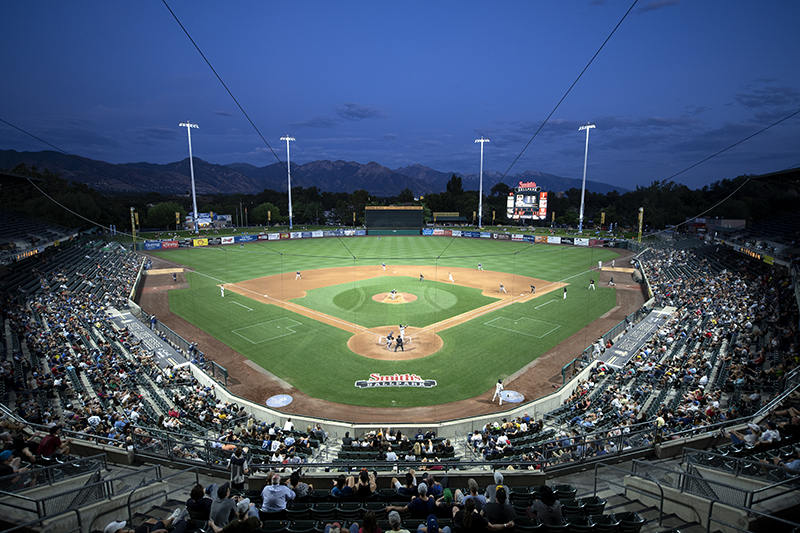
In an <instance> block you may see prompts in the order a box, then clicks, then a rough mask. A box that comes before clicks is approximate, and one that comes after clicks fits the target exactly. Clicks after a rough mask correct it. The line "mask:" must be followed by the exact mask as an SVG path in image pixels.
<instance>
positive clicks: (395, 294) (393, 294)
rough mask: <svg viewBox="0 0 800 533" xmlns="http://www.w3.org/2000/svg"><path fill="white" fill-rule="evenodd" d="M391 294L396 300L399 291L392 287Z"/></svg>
mask: <svg viewBox="0 0 800 533" xmlns="http://www.w3.org/2000/svg"><path fill="white" fill-rule="evenodd" d="M389 296H391V297H392V300H394V298H395V296H397V291H396V290H395V289H392V292H390V293H389Z"/></svg>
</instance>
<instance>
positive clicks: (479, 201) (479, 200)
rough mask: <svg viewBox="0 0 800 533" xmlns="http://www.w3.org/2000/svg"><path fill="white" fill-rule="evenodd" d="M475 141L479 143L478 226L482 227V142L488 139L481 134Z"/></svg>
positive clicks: (486, 141)
mask: <svg viewBox="0 0 800 533" xmlns="http://www.w3.org/2000/svg"><path fill="white" fill-rule="evenodd" d="M475 142H476V143H481V174H480V176H481V177H480V185H479V190H478V227H479V228H482V227H483V143H488V142H489V139H484V138H483V135H481V138H480V139H475Z"/></svg>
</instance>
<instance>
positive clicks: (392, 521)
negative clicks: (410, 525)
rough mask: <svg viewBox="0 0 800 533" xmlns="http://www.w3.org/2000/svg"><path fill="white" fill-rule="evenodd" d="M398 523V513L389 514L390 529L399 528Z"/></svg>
mask: <svg viewBox="0 0 800 533" xmlns="http://www.w3.org/2000/svg"><path fill="white" fill-rule="evenodd" d="M400 522H401V521H400V513H398V512H397V511H392V512H391V513H389V524H390V525H391V526H392V527H394V526H399V525H400Z"/></svg>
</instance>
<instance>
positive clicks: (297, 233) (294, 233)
mask: <svg viewBox="0 0 800 533" xmlns="http://www.w3.org/2000/svg"><path fill="white" fill-rule="evenodd" d="M289 235H290V237H289V238H290V239H302V238H303V232H302V231H292V232H290V233H289Z"/></svg>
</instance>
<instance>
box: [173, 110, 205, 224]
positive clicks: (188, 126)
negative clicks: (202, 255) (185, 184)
mask: <svg viewBox="0 0 800 533" xmlns="http://www.w3.org/2000/svg"><path fill="white" fill-rule="evenodd" d="M178 126H180V127H181V128H186V134H187V135H188V136H189V172H190V174H191V175H192V206H193V209H194V217H193V218H194V232H195V234H197V235H199V234H200V226H198V224H197V194H195V192H194V163H193V162H192V128H198V129H199V128H200V126H198V125H197V124H192V123H191V122H189V121H188V120H187V121H186V122H181V123H180V124H178Z"/></svg>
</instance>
